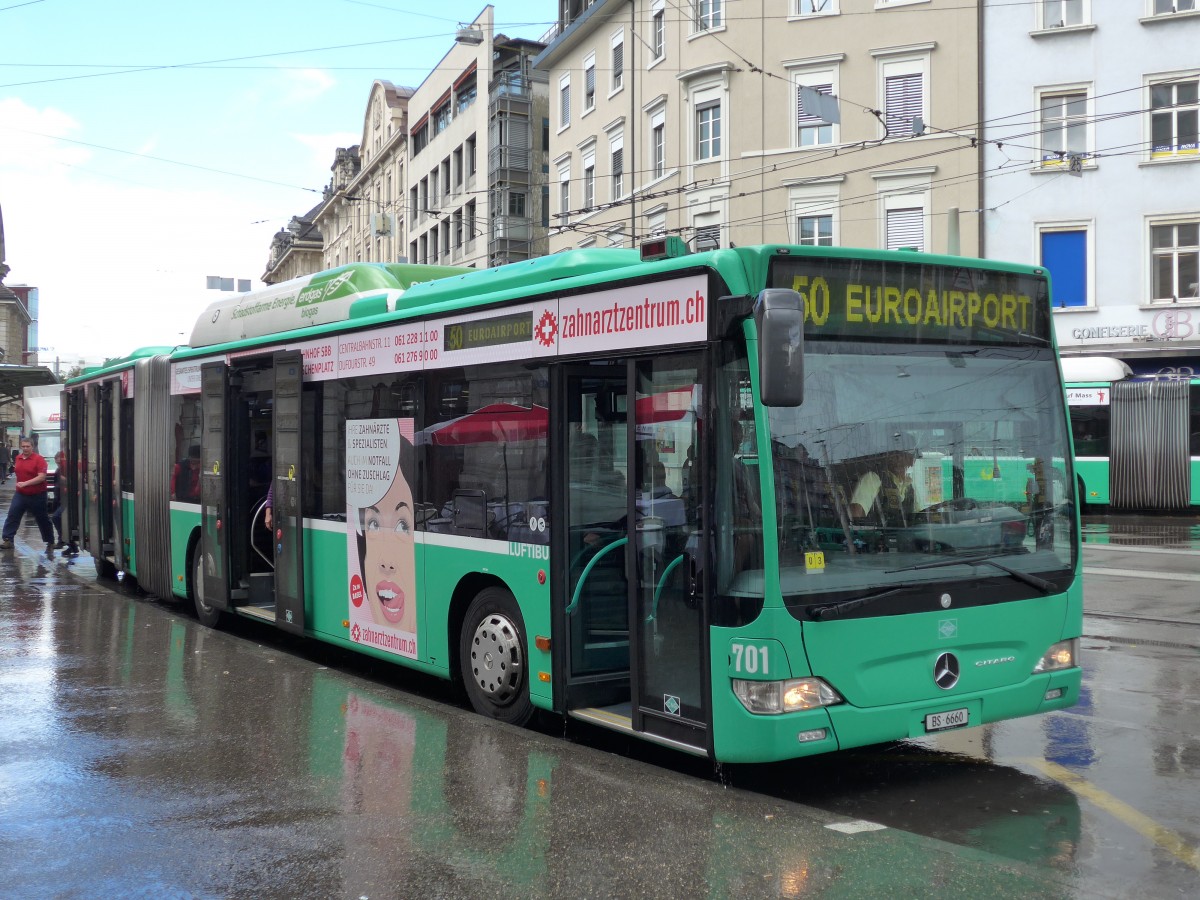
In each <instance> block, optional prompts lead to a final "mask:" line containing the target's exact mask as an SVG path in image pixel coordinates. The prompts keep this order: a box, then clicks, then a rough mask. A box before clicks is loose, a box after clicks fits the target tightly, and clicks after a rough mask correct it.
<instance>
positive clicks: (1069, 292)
mask: <svg viewBox="0 0 1200 900" xmlns="http://www.w3.org/2000/svg"><path fill="white" fill-rule="evenodd" d="M1042 265H1043V266H1045V268H1046V269H1048V270H1049V271H1050V284H1051V290H1052V291H1053V296H1054V305H1055V307H1068V308H1069V307H1078V306H1087V305H1088V284H1087V231H1086V230H1083V229H1081V230H1079V231H1043V232H1042Z"/></svg>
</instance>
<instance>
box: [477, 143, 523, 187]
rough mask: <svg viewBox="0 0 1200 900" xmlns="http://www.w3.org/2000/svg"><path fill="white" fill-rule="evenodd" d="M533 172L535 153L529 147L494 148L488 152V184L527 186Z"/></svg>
mask: <svg viewBox="0 0 1200 900" xmlns="http://www.w3.org/2000/svg"><path fill="white" fill-rule="evenodd" d="M532 171H533V151H532V150H530V149H529V148H528V147H505V146H500V147H492V148H491V149H489V150H488V184H489V185H491V186H493V187H494V186H496V185H497V184H501V183H504V184H517V185H527V184H529V182H530V178H531V177H532Z"/></svg>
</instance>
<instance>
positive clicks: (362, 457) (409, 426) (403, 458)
mask: <svg viewBox="0 0 1200 900" xmlns="http://www.w3.org/2000/svg"><path fill="white" fill-rule="evenodd" d="M413 432H414V421H413V420H412V419H352V420H350V421H348V422H346V507H347V508H346V523H347V528H346V533H347V534H346V536H347V553H348V560H347V562H348V572H349V579H350V584H349V612H350V615H349V619H350V639H351V640H353V641H355V642H356V643H360V644H367V645H369V646H372V647H375V648H377V649H380V650H385V651H387V652H389V653H395V654H397V655H400V656H407V657H410V658H416V657H417V566H416V542H415V533H416V511H415V508H414V503H413V492H412V487H411V485H412V480H413V476H414V474H415V471H416V467H415V459H414V456H415V454H414V451H413Z"/></svg>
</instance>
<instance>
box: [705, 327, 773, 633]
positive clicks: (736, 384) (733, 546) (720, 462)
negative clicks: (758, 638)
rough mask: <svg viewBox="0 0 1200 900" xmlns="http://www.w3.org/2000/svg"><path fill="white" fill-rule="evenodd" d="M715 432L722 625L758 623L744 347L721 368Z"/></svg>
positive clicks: (758, 500)
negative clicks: (756, 621) (754, 621)
mask: <svg viewBox="0 0 1200 900" xmlns="http://www.w3.org/2000/svg"><path fill="white" fill-rule="evenodd" d="M719 378H720V380H719V382H718V384H717V392H716V397H717V416H716V422H715V428H716V447H717V450H716V454H715V456H716V467H717V479H716V491H715V493H714V500H715V503H716V540H717V553H716V566H717V573H716V574H717V578H716V593H717V597H716V606H715V608H714V610H713V620H714V622H718V623H720V624H735V623H737V624H742V623H745V622H750V621H753V620H754V619H755V618H757V617H758V613H759V612H760V611H761V609H762V603H763V592H764V590H765V587H764V580H763V566H764V563H763V530H762V493H761V489H760V481H759V465H758V463H759V460H758V451H757V443H756V435H755V428H754V410H753V402H752V398H751V392H750V369H749V365H748V363H747V361H746V356H745V349H744V348H741V350H740V352H739V353H738V355H736V356H735V357H734V358H733V359H731V360H730V361H729V362H727V363H725V365H724V366H722V367H721V370H720V375H719Z"/></svg>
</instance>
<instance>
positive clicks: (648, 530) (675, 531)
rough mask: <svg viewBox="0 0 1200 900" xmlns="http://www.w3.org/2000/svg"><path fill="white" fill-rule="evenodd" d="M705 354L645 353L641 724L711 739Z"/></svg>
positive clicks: (640, 391)
mask: <svg viewBox="0 0 1200 900" xmlns="http://www.w3.org/2000/svg"><path fill="white" fill-rule="evenodd" d="M701 365H702V357H701V356H700V354H699V353H678V354H672V355H669V356H659V357H655V358H653V359H646V360H638V361H637V363H636V365H635V366H634V375H633V378H634V383H633V390H632V391H631V395H632V396H631V398H630V408H631V409H632V410H633V423H634V424H633V434H632V436H633V439H634V440H633V445H634V449H633V467H632V468H633V502H634V511H633V512H634V515H633V516H632V517H631V522H632V523H633V527H632V529H631V532H630V536H629V541H630V547H631V554H632V556H633V567H632V570H633V580H634V584H633V600H632V604H631V606H632V609H633V617H634V618H633V621H634V628H633V630H632V634H633V647H634V656H635V662H636V665H637V668H636V670H635V672H634V678H633V686H634V691H635V700H636V702H635V703H634V715H633V727H634V730H636V731H640V732H644V733H645V734H647V735H654V736H656V737H658V738H660V739H663V740H665V741H669V742H673V743H678V744H683V745H686V746H688V747H693V748H697V749H704V748H706V746H707V743H708V741H707V722H708V706H709V704H708V702H707V698H708V693H709V688H708V686H709V678H708V676H707V671H708V670H707V667H706V666H705V664H704V660H706V659H708V628H707V620H706V616H705V605H704V603H703V583H704V577H703V575H704V557H705V554H704V553H703V552H702V549H701V548H702V547H703V546H704V540H703V538H702V534H703V533H702V529H701V519H700V516H701V511H702V510H703V508H704V504H703V502H702V499H701V497H700V491H701V488H702V484H701V479H700V478H699V477H694V475H695V474H696V473H698V472H699V471H702V470H701V468H700V467H701V465H702V462H701V458H702V455H701V453H700V433H701V424H700V423H701V417H702V415H703V404H702V399H703V397H702V392H701V390H700V374H701V368H700V367H701Z"/></svg>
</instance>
